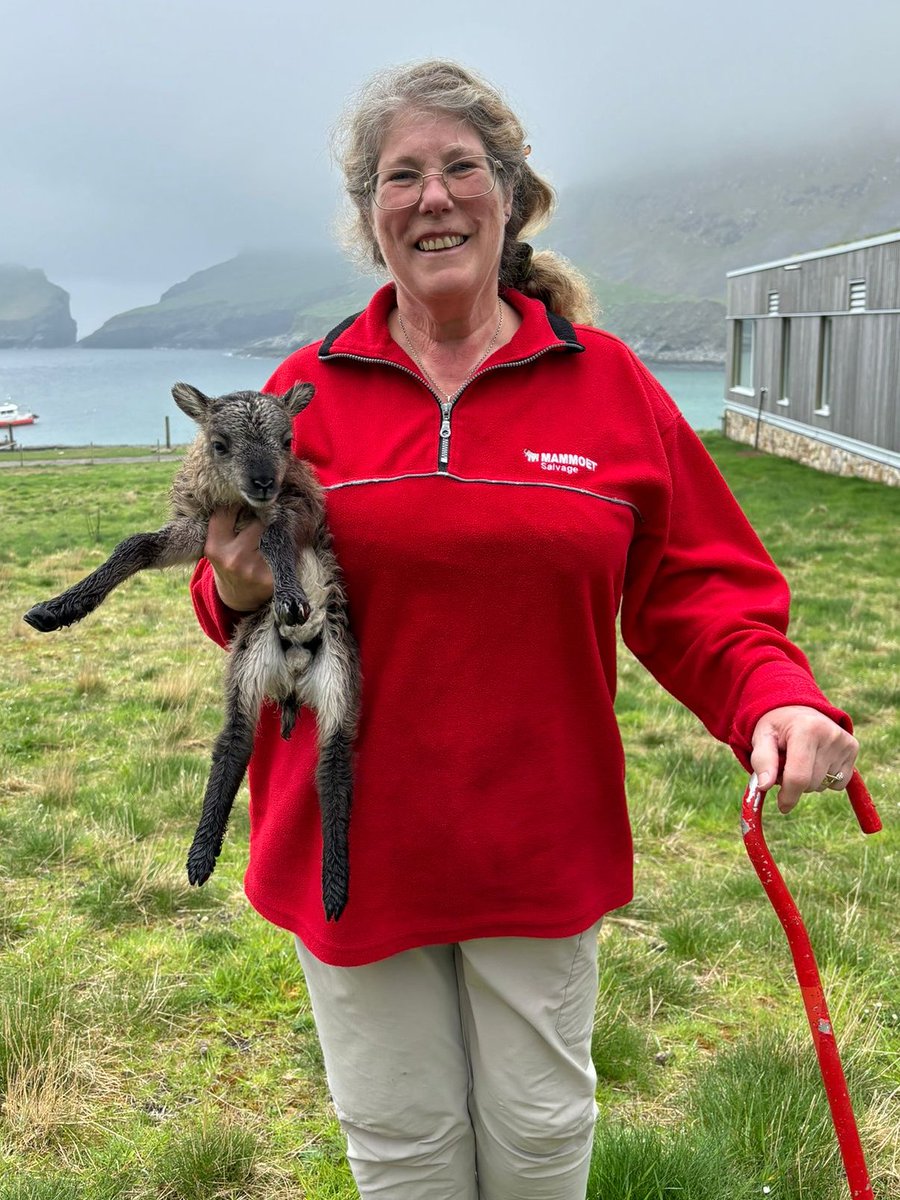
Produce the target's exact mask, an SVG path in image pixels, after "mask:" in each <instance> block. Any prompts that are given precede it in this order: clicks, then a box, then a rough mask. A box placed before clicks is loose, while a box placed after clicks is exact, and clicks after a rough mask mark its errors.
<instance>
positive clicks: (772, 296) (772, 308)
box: [769, 292, 781, 316]
mask: <svg viewBox="0 0 900 1200" xmlns="http://www.w3.org/2000/svg"><path fill="white" fill-rule="evenodd" d="M780 301H781V298H780V297H779V295H778V293H777V292H769V316H772V314H773V313H777V312H778V305H779V303H780Z"/></svg>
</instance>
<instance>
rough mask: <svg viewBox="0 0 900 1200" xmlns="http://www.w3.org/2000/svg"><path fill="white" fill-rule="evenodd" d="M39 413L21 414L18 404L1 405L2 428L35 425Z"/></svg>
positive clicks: (0, 423) (0, 420)
mask: <svg viewBox="0 0 900 1200" xmlns="http://www.w3.org/2000/svg"><path fill="white" fill-rule="evenodd" d="M37 419H38V416H37V413H30V412H19V406H18V404H0V428H3V429H12V428H13V427H14V426H16V425H33V424H34V423H35V421H36V420H37Z"/></svg>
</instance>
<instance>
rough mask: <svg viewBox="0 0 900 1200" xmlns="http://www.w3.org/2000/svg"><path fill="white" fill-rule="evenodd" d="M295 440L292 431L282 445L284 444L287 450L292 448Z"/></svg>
mask: <svg viewBox="0 0 900 1200" xmlns="http://www.w3.org/2000/svg"><path fill="white" fill-rule="evenodd" d="M293 442H294V435H293V434H292V433H289V434H288V435H287V437H286V438H285V439H284V441H283V442H282V443H281V444H282V446H284V448H285V450H290V448H291V446H292V445H293Z"/></svg>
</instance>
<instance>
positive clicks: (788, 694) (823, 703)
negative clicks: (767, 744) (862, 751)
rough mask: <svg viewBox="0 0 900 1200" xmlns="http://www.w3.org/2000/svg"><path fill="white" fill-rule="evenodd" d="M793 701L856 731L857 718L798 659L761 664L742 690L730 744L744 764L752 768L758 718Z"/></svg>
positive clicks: (745, 766) (843, 727) (850, 730)
mask: <svg viewBox="0 0 900 1200" xmlns="http://www.w3.org/2000/svg"><path fill="white" fill-rule="evenodd" d="M789 704H796V705H802V706H803V707H804V708H814V709H816V711H817V712H820V713H824V715H825V716H826V717H830V718H831V720H832V721H834V722H835V723H836V724H837V725H840V726H841V728H842V729H846V730H847V732H848V733H852V732H853V722H852V721H851V720H850V717H849V716H848V715H847V713H845V712H844V711H843V710H842V709H840V708H835V706H834V705H833V704H832V703H831V701H830V700H829V699H828V698H827V696H825V694H824V693H823V692H822V691H821V690H820V689H819V687H818V685H817V684H816V681H815V680H814V679H813V677H812V676H811V675H810V674H808V673H807V672H806V671H804V670H803V668H802V667H800V666H798V665H797V664H796V663H791V662H784V661H782V662H768V663H765V664H764V665H763V666H761V667H758V668H757V669H756V670H755V671H754V672H753V673H752V675H750V677H749V678H748V679H747V681H746V683H745V684H744V688H743V691H742V693H741V700H740V705H739V707H738V711H737V713H736V715H735V718H734V721H733V723H732V726H731V733H730V735H729V738H728V744H729V745H730V746H731V749H732V750H733V751H734V753H735V755H736V756H737V758H738V760H739V761H740V763H741V765H742V766H743V767H744V768H745V769H746V770H747V771H750V769H751V768H750V754H751V751H752V749H753V743H752V741H751V739H752V737H753V731H754V729H755V728H756V726H757V724H758V722H759V721H760V719H761V718H762V717H764V716H765V715H766V713H767V712H771V711H772V709H773V708H782V707H784V706H786V705H789Z"/></svg>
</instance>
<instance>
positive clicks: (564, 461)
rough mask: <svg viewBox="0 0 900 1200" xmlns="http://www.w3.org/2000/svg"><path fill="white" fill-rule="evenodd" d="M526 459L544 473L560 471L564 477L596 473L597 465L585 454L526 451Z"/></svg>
mask: <svg viewBox="0 0 900 1200" xmlns="http://www.w3.org/2000/svg"><path fill="white" fill-rule="evenodd" d="M525 458H526V460H527V461H528V462H530V463H537V464H538V465H539V466H540V468H541V470H542V471H560V472H562V474H563V475H577V474H578V472H579V471H582V470H584V471H596V470H597V464H596V462H594V460H593V459H592V458H585V456H584V455H583V454H556V453H551V452H550V451H549V450H541V451H540V453H538V451H537V450H526V451H525Z"/></svg>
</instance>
